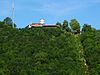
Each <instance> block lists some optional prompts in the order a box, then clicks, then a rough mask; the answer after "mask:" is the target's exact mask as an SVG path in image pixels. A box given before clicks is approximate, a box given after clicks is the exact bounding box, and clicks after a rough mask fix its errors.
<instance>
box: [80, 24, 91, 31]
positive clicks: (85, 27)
mask: <svg viewBox="0 0 100 75" xmlns="http://www.w3.org/2000/svg"><path fill="white" fill-rule="evenodd" d="M82 31H84V32H86V31H92V27H91V25H89V24H84V25H83V28H82Z"/></svg>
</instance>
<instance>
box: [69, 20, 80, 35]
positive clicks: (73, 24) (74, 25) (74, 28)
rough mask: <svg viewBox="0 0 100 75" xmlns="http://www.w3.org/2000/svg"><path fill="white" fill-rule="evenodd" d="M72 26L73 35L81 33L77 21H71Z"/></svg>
mask: <svg viewBox="0 0 100 75" xmlns="http://www.w3.org/2000/svg"><path fill="white" fill-rule="evenodd" d="M70 26H71V30H72V32H73V33H80V24H79V22H78V21H77V20H76V19H72V20H71V22H70Z"/></svg>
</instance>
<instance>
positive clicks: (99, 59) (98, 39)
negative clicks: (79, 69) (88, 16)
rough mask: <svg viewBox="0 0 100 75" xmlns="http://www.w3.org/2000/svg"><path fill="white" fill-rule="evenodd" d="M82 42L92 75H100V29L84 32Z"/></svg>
mask: <svg viewBox="0 0 100 75" xmlns="http://www.w3.org/2000/svg"><path fill="white" fill-rule="evenodd" d="M87 29H88V28H87ZM81 42H82V44H83V48H84V55H85V59H86V62H87V65H88V70H89V73H90V75H100V31H96V32H94V31H91V32H89V31H87V32H83V33H82V35H81Z"/></svg>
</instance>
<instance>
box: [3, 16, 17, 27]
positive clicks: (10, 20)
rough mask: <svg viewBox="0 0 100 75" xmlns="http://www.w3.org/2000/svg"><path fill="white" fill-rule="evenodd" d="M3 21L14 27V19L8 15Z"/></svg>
mask: <svg viewBox="0 0 100 75" xmlns="http://www.w3.org/2000/svg"><path fill="white" fill-rule="evenodd" d="M3 22H4V23H5V25H9V26H11V27H13V21H12V19H11V18H10V17H6V18H5V19H4V20H3ZM14 27H16V24H14Z"/></svg>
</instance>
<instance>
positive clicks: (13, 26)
mask: <svg viewBox="0 0 100 75" xmlns="http://www.w3.org/2000/svg"><path fill="white" fill-rule="evenodd" d="M12 21H13V28H14V0H12Z"/></svg>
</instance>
